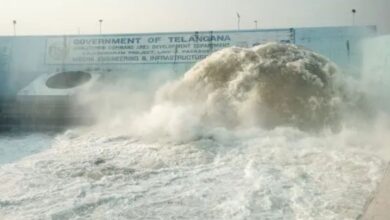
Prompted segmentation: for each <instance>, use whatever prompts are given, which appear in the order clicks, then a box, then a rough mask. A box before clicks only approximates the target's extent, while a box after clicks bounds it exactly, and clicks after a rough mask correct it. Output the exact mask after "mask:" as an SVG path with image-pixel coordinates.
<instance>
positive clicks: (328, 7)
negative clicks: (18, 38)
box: [0, 0, 390, 35]
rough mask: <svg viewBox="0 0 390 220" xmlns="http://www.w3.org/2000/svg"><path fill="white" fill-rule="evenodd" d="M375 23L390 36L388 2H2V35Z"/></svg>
mask: <svg viewBox="0 0 390 220" xmlns="http://www.w3.org/2000/svg"><path fill="white" fill-rule="evenodd" d="M352 9H356V10H357V13H356V16H355V24H356V25H377V26H378V29H379V32H380V33H384V34H387V33H389V34H390V13H389V11H390V0H0V35H13V24H12V21H13V20H16V22H17V24H16V33H17V35H63V34H79V33H81V34H96V33H99V19H102V20H103V23H102V32H103V33H106V34H108V33H149V32H171V31H209V30H236V29H237V12H238V13H239V14H240V17H241V19H240V27H241V29H254V28H255V20H257V21H258V28H259V29H262V28H265V29H269V28H290V27H318V26H346V25H352V23H353V16H352V12H351V10H352Z"/></svg>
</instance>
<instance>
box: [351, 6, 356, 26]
mask: <svg viewBox="0 0 390 220" xmlns="http://www.w3.org/2000/svg"><path fill="white" fill-rule="evenodd" d="M355 14H356V9H352V25H353V26H355Z"/></svg>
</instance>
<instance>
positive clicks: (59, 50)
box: [45, 29, 293, 64]
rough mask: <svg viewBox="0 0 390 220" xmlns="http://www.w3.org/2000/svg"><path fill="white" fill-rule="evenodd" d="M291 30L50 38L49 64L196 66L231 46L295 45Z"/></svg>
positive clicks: (48, 46)
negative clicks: (275, 43) (162, 64)
mask: <svg viewBox="0 0 390 220" xmlns="http://www.w3.org/2000/svg"><path fill="white" fill-rule="evenodd" d="M292 38H293V33H292V32H291V30H290V29H282V30H272V31H246V32H244V31H241V32H235V31H231V32H213V31H210V32H187V33H165V34H164V33H162V34H134V35H131V34H129V35H93V36H68V37H49V38H47V40H46V58H45V62H46V64H141V63H142V64H154V63H169V64H174V63H193V62H196V61H198V60H201V59H203V58H205V57H206V56H207V55H209V54H210V53H212V52H213V51H217V50H220V49H222V48H225V47H230V46H240V47H252V46H255V45H258V44H262V43H265V42H270V41H275V42H285V43H290V42H291V43H292Z"/></svg>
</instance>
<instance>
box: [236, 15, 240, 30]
mask: <svg viewBox="0 0 390 220" xmlns="http://www.w3.org/2000/svg"><path fill="white" fill-rule="evenodd" d="M240 19H241V16H240V14H239V13H238V12H237V30H240Z"/></svg>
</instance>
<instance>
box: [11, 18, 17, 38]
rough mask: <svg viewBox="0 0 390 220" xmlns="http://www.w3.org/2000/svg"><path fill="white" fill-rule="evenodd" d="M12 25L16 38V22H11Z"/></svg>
mask: <svg viewBox="0 0 390 220" xmlns="http://www.w3.org/2000/svg"><path fill="white" fill-rule="evenodd" d="M12 24H13V26H14V36H16V20H13V21H12Z"/></svg>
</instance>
